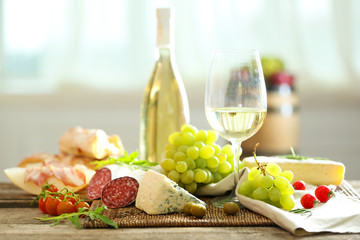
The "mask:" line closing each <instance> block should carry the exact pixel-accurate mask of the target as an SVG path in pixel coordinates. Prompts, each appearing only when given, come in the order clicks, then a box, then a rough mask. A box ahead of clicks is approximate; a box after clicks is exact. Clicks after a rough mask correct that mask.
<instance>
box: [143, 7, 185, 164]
mask: <svg viewBox="0 0 360 240" xmlns="http://www.w3.org/2000/svg"><path fill="white" fill-rule="evenodd" d="M173 15H174V12H173V9H171V8H159V9H157V41H156V62H155V67H154V69H153V72H152V74H151V76H150V80H149V82H148V84H147V86H146V89H145V93H144V96H143V102H142V105H141V110H140V141H139V144H140V146H139V157H140V159H145V160H148V161H151V162H160V161H161V160H162V159H163V158H164V155H165V154H164V152H165V146H166V145H167V143H168V137H169V135H170V134H171V133H173V132H175V131H179V130H180V128H181V126H182V125H183V124H184V123H188V122H189V104H188V100H187V96H186V92H185V87H184V84H183V82H182V80H181V78H180V75H179V73H178V69H177V66H176V64H175V59H174V51H173V46H174V41H173V38H174V16H173Z"/></svg>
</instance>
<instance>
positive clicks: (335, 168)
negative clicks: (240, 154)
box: [243, 156, 345, 185]
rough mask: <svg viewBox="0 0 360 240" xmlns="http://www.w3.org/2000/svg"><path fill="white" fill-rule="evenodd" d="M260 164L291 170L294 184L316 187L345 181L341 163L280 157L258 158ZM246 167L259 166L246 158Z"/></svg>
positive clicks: (251, 159) (249, 158)
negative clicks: (298, 182) (302, 183)
mask: <svg viewBox="0 0 360 240" xmlns="http://www.w3.org/2000/svg"><path fill="white" fill-rule="evenodd" d="M256 159H257V161H258V162H259V163H263V164H266V163H268V162H274V163H277V164H278V165H279V166H280V167H281V169H282V170H283V171H285V170H291V171H292V172H293V173H294V179H293V182H295V181H298V180H303V181H304V182H306V183H310V184H314V185H331V184H333V185H339V184H341V182H342V181H343V180H344V176H345V166H344V164H342V163H341V162H335V161H331V160H317V159H303V160H294V159H286V158H280V157H265V156H258V157H256ZM243 163H244V166H245V167H248V168H252V167H255V166H257V165H256V163H255V160H254V157H248V158H244V160H243Z"/></svg>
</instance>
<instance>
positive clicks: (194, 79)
mask: <svg viewBox="0 0 360 240" xmlns="http://www.w3.org/2000/svg"><path fill="white" fill-rule="evenodd" d="M4 1H5V2H4V4H3V11H4V12H5V14H4V17H3V21H4V24H5V28H4V31H3V36H4V38H5V44H4V47H5V50H4V52H5V53H7V54H8V55H11V54H12V53H14V52H15V53H18V52H22V53H23V54H33V53H34V52H35V53H36V54H37V55H38V56H40V57H39V59H40V60H39V64H38V65H37V68H38V77H37V80H38V83H39V85H38V88H41V87H46V89H48V91H72V90H74V91H78V90H81V91H83V90H84V89H96V90H101V91H121V90H124V91H142V90H143V88H144V86H145V84H146V82H147V80H148V77H149V75H150V72H151V69H152V67H153V63H154V58H153V53H154V46H155V34H156V31H155V28H156V18H155V9H156V8H157V7H164V6H172V7H174V8H175V10H176V18H175V21H176V29H175V32H176V36H175V41H176V42H175V56H176V61H177V64H178V67H179V70H180V73H181V75H182V76H183V80H184V82H185V85H190V84H195V85H196V84H197V85H202V84H204V83H205V80H206V78H207V73H208V66H209V62H210V57H211V52H212V51H213V50H214V49H216V48H256V49H259V50H260V54H261V55H262V56H276V57H280V58H281V59H282V60H283V61H284V62H285V64H286V68H287V69H288V70H289V71H290V72H292V73H293V74H294V75H295V76H296V79H297V82H296V84H297V87H298V88H299V90H300V91H311V90H319V89H322V90H323V89H328V90H335V89H336V90H339V89H343V90H347V91H352V92H354V93H360V16H359V14H358V10H359V9H360V1H356V0H317V1H312V0H295V1H289V0H253V1H251V0H222V1H219V0H197V1H196V0H195V1H194V0H182V1H175V0H174V1H147V0H120V1H119V0H86V1H85V0H77V1H73V0H61V1H45V0H36V1H35V0H34V1H31V4H30V3H27V2H28V1H26V0H4ZM26 3H27V4H26ZM24 4H26V8H25V9H26V11H25V10H24V11H20V10H21V9H24ZM32 34H33V35H34V36H32ZM36 36H37V37H36ZM29 39H30V40H32V42H31V41H30V43H29ZM5 59H6V58H5ZM5 72H6V71H5ZM4 78H5V80H4V79H2V80H1V81H6V82H11V81H14V82H15V80H12V79H11V77H9V79H6V74H5V75H4ZM39 79H41V80H39ZM37 80H36V79H35V80H33V81H37ZM29 89H30V88H29ZM14 91H16V87H15V88H14ZM29 91H30V90H29Z"/></svg>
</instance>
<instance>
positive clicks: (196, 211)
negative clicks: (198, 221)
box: [190, 203, 206, 218]
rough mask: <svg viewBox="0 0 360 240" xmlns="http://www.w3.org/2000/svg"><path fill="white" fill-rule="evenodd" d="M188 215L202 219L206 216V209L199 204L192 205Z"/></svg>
mask: <svg viewBox="0 0 360 240" xmlns="http://www.w3.org/2000/svg"><path fill="white" fill-rule="evenodd" d="M190 213H191V214H192V215H193V216H195V217H197V218H202V217H204V216H205V214H206V207H205V206H204V205H202V204H200V203H196V204H193V205H192V206H191V208H190Z"/></svg>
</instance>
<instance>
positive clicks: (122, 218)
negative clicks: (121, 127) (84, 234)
mask: <svg viewBox="0 0 360 240" xmlns="http://www.w3.org/2000/svg"><path fill="white" fill-rule="evenodd" d="M335 192H337V193H339V194H344V195H347V196H350V197H352V198H355V199H360V195H359V194H358V193H357V192H356V191H355V190H354V189H353V188H352V186H351V185H350V184H349V183H348V182H346V181H343V183H342V184H341V185H340V186H338V187H337V189H336V190H335ZM201 199H202V200H204V201H205V202H206V204H207V213H206V215H205V217H204V218H195V217H193V216H187V215H185V214H183V213H172V214H165V215H148V214H146V213H145V212H143V211H140V210H139V209H137V208H136V207H135V205H134V204H132V205H130V206H127V207H123V208H118V209H108V210H105V211H104V212H103V215H105V216H107V217H109V218H110V219H112V220H113V221H114V222H116V223H117V225H118V226H119V227H127V228H136V227H241V226H263V227H266V226H275V223H274V222H273V221H272V220H270V219H268V218H267V217H264V216H262V215H259V214H257V213H254V212H252V211H250V210H248V209H246V208H244V209H240V212H238V213H237V214H236V215H233V216H229V215H226V214H225V213H224V212H223V210H222V209H221V208H217V207H214V206H212V205H211V204H210V202H209V201H210V199H211V198H201ZM99 206H102V203H101V201H100V200H95V201H93V203H92V205H91V208H92V209H93V210H95V209H96V208H97V207H99ZM83 227H84V228H106V227H108V226H107V225H106V224H104V223H103V222H101V221H97V220H91V219H90V218H87V219H86V220H85V222H84V223H83Z"/></svg>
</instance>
